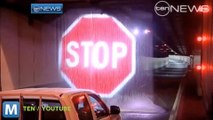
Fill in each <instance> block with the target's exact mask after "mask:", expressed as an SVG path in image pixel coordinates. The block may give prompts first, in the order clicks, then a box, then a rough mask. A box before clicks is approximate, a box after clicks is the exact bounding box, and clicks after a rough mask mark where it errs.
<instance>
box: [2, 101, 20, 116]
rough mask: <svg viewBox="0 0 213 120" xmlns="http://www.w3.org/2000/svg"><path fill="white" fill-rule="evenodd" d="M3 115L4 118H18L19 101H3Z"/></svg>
mask: <svg viewBox="0 0 213 120" xmlns="http://www.w3.org/2000/svg"><path fill="white" fill-rule="evenodd" d="M2 107H3V111H2V112H3V113H2V114H3V117H4V118H19V115H20V103H19V102H16V101H7V102H3V106H2Z"/></svg>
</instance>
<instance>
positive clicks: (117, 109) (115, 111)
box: [110, 105, 120, 114]
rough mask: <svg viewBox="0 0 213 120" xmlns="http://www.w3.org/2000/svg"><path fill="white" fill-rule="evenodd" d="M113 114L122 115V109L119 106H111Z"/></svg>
mask: <svg viewBox="0 0 213 120" xmlns="http://www.w3.org/2000/svg"><path fill="white" fill-rule="evenodd" d="M110 113H111V114H120V108H119V107H118V106H115V105H112V106H110Z"/></svg>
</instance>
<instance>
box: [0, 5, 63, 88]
mask: <svg viewBox="0 0 213 120" xmlns="http://www.w3.org/2000/svg"><path fill="white" fill-rule="evenodd" d="M52 26H53V25H51V24H45V23H41V22H38V21H33V23H30V21H29V19H28V17H27V16H24V15H21V14H18V13H16V12H15V11H11V10H7V9H3V8H0V40H1V84H2V89H3V90H8V89H15V88H23V87H29V86H36V85H45V84H50V83H58V82H60V81H62V79H61V77H60V75H59V72H58V68H57V67H58V66H57V65H58V55H57V53H58V39H57V38H58V37H57V36H56V35H57V34H55V32H56V31H55V28H54V27H52Z"/></svg>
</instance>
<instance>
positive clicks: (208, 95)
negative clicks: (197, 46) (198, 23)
mask: <svg viewBox="0 0 213 120" xmlns="http://www.w3.org/2000/svg"><path fill="white" fill-rule="evenodd" d="M206 4H208V5H210V6H211V7H212V6H213V2H212V0H206ZM202 34H203V36H207V40H206V41H204V42H203V43H202V56H201V63H202V65H203V66H205V69H203V70H202V71H201V73H202V74H201V75H202V76H201V79H200V83H201V87H202V91H203V96H204V100H205V105H206V109H207V110H208V111H212V105H213V103H212V101H213V99H212V98H213V79H212V78H213V74H212V73H213V52H212V51H213V13H212V9H211V10H210V12H209V13H207V14H204V19H203V33H202Z"/></svg>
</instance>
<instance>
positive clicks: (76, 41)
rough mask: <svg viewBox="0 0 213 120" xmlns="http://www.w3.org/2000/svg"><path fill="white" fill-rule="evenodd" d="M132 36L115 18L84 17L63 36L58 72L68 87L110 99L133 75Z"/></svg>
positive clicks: (105, 16)
mask: <svg viewBox="0 0 213 120" xmlns="http://www.w3.org/2000/svg"><path fill="white" fill-rule="evenodd" d="M135 49H136V47H135V39H134V36H133V35H132V34H131V33H130V32H129V31H128V30H127V29H126V28H125V27H124V25H122V24H121V23H120V22H119V21H118V20H117V19H115V18H114V17H111V16H108V15H105V14H101V15H100V14H89V15H83V16H81V17H80V18H78V19H77V20H75V21H74V23H73V24H72V25H71V26H70V27H69V28H68V29H67V30H66V31H65V32H64V34H63V36H62V41H61V46H60V70H61V73H62V76H63V77H64V79H65V80H66V81H67V82H68V84H69V85H70V86H71V87H75V88H81V89H91V90H94V91H96V92H97V93H99V94H101V95H102V96H105V97H111V96H113V95H114V94H115V93H116V92H117V91H119V89H121V88H122V87H123V86H124V85H125V84H126V83H127V82H128V81H129V80H130V79H131V78H132V77H133V75H134V74H135V59H136V58H135V57H136V56H135Z"/></svg>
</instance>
